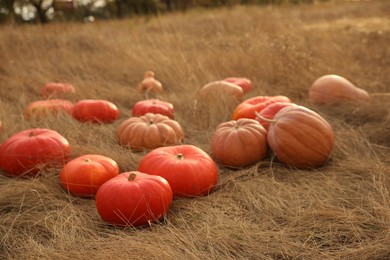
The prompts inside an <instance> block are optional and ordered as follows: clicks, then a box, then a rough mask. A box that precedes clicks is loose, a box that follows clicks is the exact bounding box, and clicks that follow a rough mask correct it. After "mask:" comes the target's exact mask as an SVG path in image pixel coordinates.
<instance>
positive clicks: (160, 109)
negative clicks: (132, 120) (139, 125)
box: [131, 99, 174, 118]
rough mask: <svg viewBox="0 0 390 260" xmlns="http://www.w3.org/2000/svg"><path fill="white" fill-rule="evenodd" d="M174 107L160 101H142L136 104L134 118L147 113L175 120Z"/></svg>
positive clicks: (133, 111) (133, 110)
mask: <svg viewBox="0 0 390 260" xmlns="http://www.w3.org/2000/svg"><path fill="white" fill-rule="evenodd" d="M173 111H174V110H173V105H172V104H171V103H169V102H165V101H161V100H159V99H148V100H141V101H138V102H137V103H135V104H134V106H133V108H132V110H131V113H132V116H142V115H145V114H146V113H153V114H161V115H165V116H167V117H169V118H173Z"/></svg>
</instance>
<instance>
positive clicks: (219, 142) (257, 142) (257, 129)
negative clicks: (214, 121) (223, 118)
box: [211, 118, 268, 167]
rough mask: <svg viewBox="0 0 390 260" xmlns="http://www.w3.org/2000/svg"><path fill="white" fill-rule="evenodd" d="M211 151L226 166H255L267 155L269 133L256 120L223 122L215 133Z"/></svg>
mask: <svg viewBox="0 0 390 260" xmlns="http://www.w3.org/2000/svg"><path fill="white" fill-rule="evenodd" d="M211 150H212V153H213V155H214V156H215V158H216V159H217V161H219V162H220V163H221V164H223V165H224V166H227V167H243V166H247V165H250V164H253V163H255V162H257V161H259V160H260V159H262V158H264V157H265V156H266V155H267V150H268V147H267V131H266V130H265V129H264V127H263V126H262V125H261V124H260V123H259V122H257V121H256V120H254V119H249V118H241V119H238V120H231V121H228V122H223V123H221V124H220V125H218V126H217V128H216V130H215V131H214V133H213V136H212V138H211Z"/></svg>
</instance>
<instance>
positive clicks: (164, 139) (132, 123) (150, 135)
mask: <svg viewBox="0 0 390 260" xmlns="http://www.w3.org/2000/svg"><path fill="white" fill-rule="evenodd" d="M117 137H118V141H119V143H120V144H121V145H124V146H129V147H130V148H131V149H133V150H136V151H140V150H143V149H154V148H157V147H161V146H169V145H175V144H180V143H181V142H182V140H183V138H184V132H183V129H182V127H181V126H180V124H179V123H178V122H177V121H175V120H173V119H170V118H169V117H167V116H164V115H160V114H152V113H146V114H145V115H143V116H140V117H130V118H129V119H127V120H125V121H123V122H122V123H121V124H120V125H119V127H118V128H117Z"/></svg>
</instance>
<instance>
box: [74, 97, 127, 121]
mask: <svg viewBox="0 0 390 260" xmlns="http://www.w3.org/2000/svg"><path fill="white" fill-rule="evenodd" d="M119 114H120V113H119V109H118V107H117V106H116V105H115V104H113V103H112V102H110V101H107V100H103V99H83V100H80V101H78V102H77V103H76V104H75V105H74V107H73V112H72V116H73V117H74V118H75V119H76V120H78V121H80V122H91V123H112V122H114V121H115V120H116V119H117V118H118V117H119Z"/></svg>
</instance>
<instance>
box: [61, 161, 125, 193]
mask: <svg viewBox="0 0 390 260" xmlns="http://www.w3.org/2000/svg"><path fill="white" fill-rule="evenodd" d="M118 174H119V166H118V164H117V163H116V162H115V161H114V160H113V159H111V158H108V157H106V156H103V155H98V154H86V155H82V156H79V157H77V158H75V159H73V160H71V161H69V162H67V163H66V164H65V165H64V167H63V168H62V170H61V173H60V179H61V185H62V187H63V188H64V189H65V190H66V191H68V192H69V193H71V194H74V195H77V196H80V197H92V196H95V195H96V192H97V191H98V189H99V187H100V186H101V185H102V184H103V183H105V182H106V181H108V180H109V179H111V178H113V177H115V176H117V175H118Z"/></svg>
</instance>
